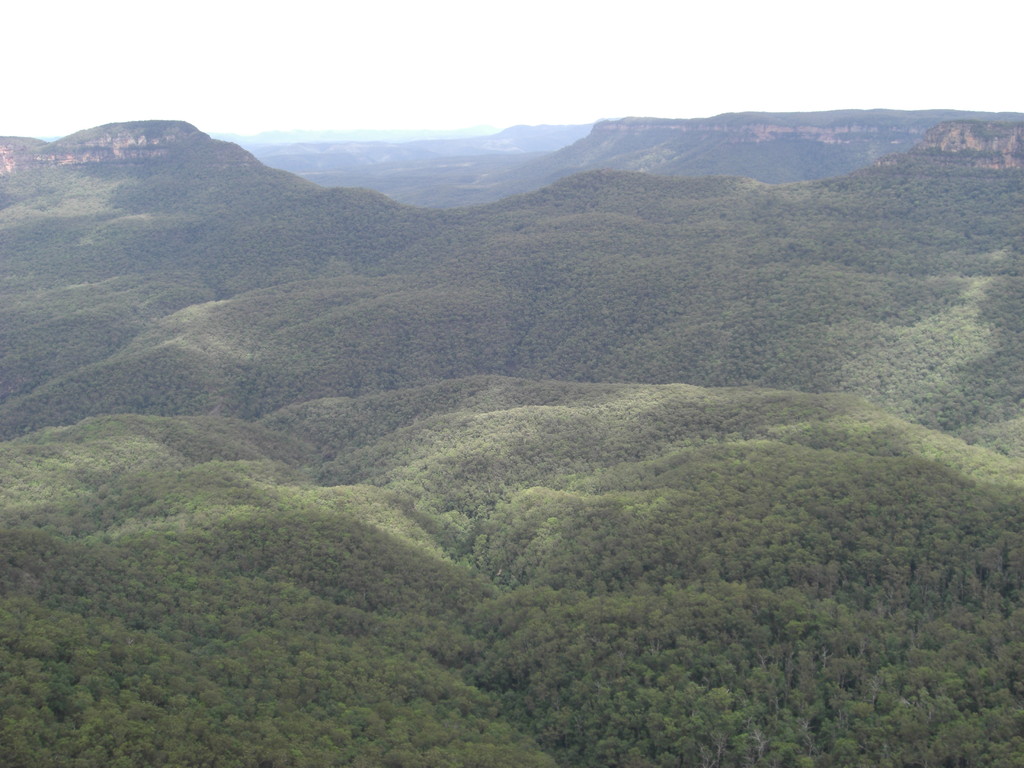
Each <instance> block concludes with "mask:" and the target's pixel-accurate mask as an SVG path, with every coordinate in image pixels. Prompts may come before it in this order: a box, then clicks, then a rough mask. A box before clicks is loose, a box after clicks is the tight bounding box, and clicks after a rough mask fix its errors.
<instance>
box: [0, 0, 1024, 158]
mask: <svg viewBox="0 0 1024 768" xmlns="http://www.w3.org/2000/svg"><path fill="white" fill-rule="evenodd" d="M1021 15H1022V11H1021V10H1020V7H1019V6H1016V7H1015V6H1009V7H1005V8H1002V9H1001V10H1000V12H999V18H998V21H996V22H995V23H993V24H990V25H988V26H987V27H986V29H985V34H984V35H978V34H965V29H964V19H963V17H962V15H961V14H952V13H949V14H947V13H922V12H921V11H920V10H919V9H916V8H914V7H912V6H907V7H903V6H900V5H899V4H891V3H885V4H883V3H882V2H881V0H868V1H867V2H865V3H861V4H858V5H857V6H856V8H852V7H850V6H841V7H836V8H833V9H830V8H826V7H823V6H821V5H820V4H815V5H811V3H809V2H806V1H805V0H786V2H783V3H776V4H771V5H766V4H756V3H753V2H746V1H744V2H741V3H739V4H730V5H729V6H719V7H716V8H711V7H690V6H686V7H683V6H680V7H679V8H677V9H672V10H668V9H666V8H665V7H664V6H663V4H656V3H654V2H652V1H651V0H640V2H637V3H633V4H631V5H630V7H629V9H628V11H622V10H615V11H612V12H608V11H600V10H598V9H596V8H595V7H594V6H593V5H591V4H584V3H582V2H579V0H571V1H570V2H563V3H558V4H551V3H543V4H542V3H541V2H539V1H538V0H524V2H520V3H517V4H515V5H514V6H498V7H495V8H493V9H490V10H481V8H480V6H479V5H473V6H470V4H469V3H468V2H465V0H441V2H438V3H432V4H421V3H412V2H408V0H398V2H394V3H389V4H386V5H379V6H370V5H369V4H354V5H353V4H346V5H344V6H337V7H330V6H323V5H321V4H319V3H312V2H309V0H298V1H297V2H293V3H290V4H288V5H287V6H281V7H273V8H271V9H270V10H255V9H253V10H248V11H246V12H241V11H240V10H239V8H238V7H236V6H233V5H232V4H209V3H204V4H202V5H200V4H199V3H198V2H196V0H184V1H183V2H181V3H178V4H175V5H174V6H173V7H172V8H168V7H165V6H152V7H146V6H138V5H137V4H134V3H133V4H129V3H128V2H126V0H114V1H113V2H112V3H110V4H108V6H105V11H104V13H102V14H98V13H95V12H93V11H92V10H90V9H89V8H87V7H82V6H76V5H72V4H70V3H66V2H64V0H58V2H56V3H53V4H50V5H49V6H48V9H47V14H46V16H45V18H41V17H40V16H39V14H38V12H37V11H36V10H34V9H32V8H30V6H27V5H24V4H22V5H17V4H16V5H14V6H12V7H11V8H8V9H6V11H5V27H6V28H7V29H10V30H19V34H16V35H9V36H7V39H6V40H5V41H4V45H3V47H2V49H0V64H2V65H3V67H4V71H6V72H8V73H17V74H14V75H11V76H10V77H8V78H7V80H6V82H5V94H4V113H3V115H2V120H0V135H19V136H36V137H41V138H49V137H58V136H63V135H66V134H68V133H71V132H73V131H76V130H79V129H81V128H82V127H83V126H90V125H100V124H105V123H110V122H118V121H130V120H141V119H154V118H161V119H162V118H169V119H179V120H186V121H188V122H191V123H192V124H194V125H196V126H198V127H199V128H200V129H201V130H203V131H207V132H211V133H234V134H240V135H251V134H255V133H260V132H263V131H270V130H292V129H297V128H303V129H310V130H323V129H353V128H416V129H419V128H443V129H451V128H461V127H466V126H472V125H492V126H494V127H495V128H496V129H500V128H504V127H507V126H510V125H515V124H532V125H536V124H562V125H568V124H577V125H578V124H586V123H592V122H595V121H597V120H599V119H602V118H615V117H625V116H630V115H637V116H657V117H670V118H687V117H708V116H711V115H716V114H720V113H724V112H736V111H773V112H779V111H816V110H825V109H849V108H859V109H871V108H879V107H887V108H894V109H937V108H953V107H955V108H958V109H967V110H986V111H1022V110H1024V103H1021V101H1020V99H1021V96H1020V94H1019V91H1017V90H1015V89H1011V88H1010V87H1009V84H1010V82H1011V81H1010V77H1011V73H1015V72H1016V71H1017V64H1018V62H1017V55H1016V52H1017V44H1016V40H1015V39H1014V36H1015V35H1016V30H1018V29H1019V28H1020V22H1021V21H1022V19H1021ZM71 75H73V77H74V82H73V83H71V82H69V76H71ZM83 84H84V85H83Z"/></svg>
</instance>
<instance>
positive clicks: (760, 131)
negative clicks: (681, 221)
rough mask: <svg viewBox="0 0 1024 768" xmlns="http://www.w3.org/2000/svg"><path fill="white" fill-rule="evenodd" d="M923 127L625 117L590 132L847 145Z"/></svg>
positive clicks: (900, 136)
mask: <svg viewBox="0 0 1024 768" xmlns="http://www.w3.org/2000/svg"><path fill="white" fill-rule="evenodd" d="M924 132H925V129H924V128H916V127H913V126H908V127H904V126H898V127H897V126H892V125H869V124H858V123H856V122H851V123H846V124H834V125H811V124H806V125H801V124H799V123H796V124H783V123H775V122H768V121H764V122H739V121H736V120H722V119H715V118H709V119H693V120H658V119H644V118H627V119H624V120H614V121H605V122H601V123H597V124H596V125H595V126H594V128H593V131H592V136H594V137H595V138H602V137H608V138H610V137H615V136H621V135H624V134H631V135H644V136H647V137H649V138H652V137H655V136H657V137H658V138H659V139H661V140H665V139H668V138H669V137H671V136H683V135H689V136H694V137H696V136H700V135H702V134H703V135H706V136H709V137H715V138H719V139H725V140H727V141H731V142H737V143H739V142H749V143H755V144H756V143H762V142H767V141H778V140H780V139H801V140H804V141H815V142H820V143H822V144H849V143H852V142H855V141H860V140H863V139H871V140H878V139H885V138H886V137H887V136H888V137H891V140H892V141H893V142H894V143H896V142H901V141H905V140H906V138H907V136H908V135H910V136H922V135H923V134H924Z"/></svg>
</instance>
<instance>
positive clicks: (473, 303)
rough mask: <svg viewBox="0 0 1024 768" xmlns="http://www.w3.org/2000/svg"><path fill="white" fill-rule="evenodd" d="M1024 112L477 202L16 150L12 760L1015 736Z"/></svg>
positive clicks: (7, 555)
mask: <svg viewBox="0 0 1024 768" xmlns="http://www.w3.org/2000/svg"><path fill="white" fill-rule="evenodd" d="M1020 132H1021V127H1020V126H1019V125H1018V124H1010V123H1007V124H1003V123H958V124H956V125H955V126H947V127H945V128H943V129H940V130H939V132H938V133H930V134H928V139H927V140H926V141H925V143H924V144H923V145H921V146H920V147H918V148H917V149H914V150H911V151H910V152H907V153H905V154H901V155H896V156H893V157H891V158H888V159H886V160H885V161H884V162H882V163H880V164H877V165H872V166H870V167H865V168H863V169H861V170H859V171H856V172H854V173H850V174H847V175H842V176H837V177H833V178H828V179H822V180H817V181H807V182H800V183H792V184H781V185H769V184H765V183H763V182H758V181H754V180H750V179H744V178H740V177H734V176H733V177H727V176H702V177H694V178H674V177H666V176H656V175H651V174H644V173H637V172H626V171H612V170H598V171H591V172H588V173H583V174H578V175H574V176H570V177H568V178H565V179H562V180H560V181H558V182H557V183H555V184H553V185H551V186H548V187H545V188H543V189H541V190H538V191H535V192H531V193H529V194H524V195H520V196H516V197H510V198H507V199H504V200H501V201H499V202H495V203H492V204H489V205H484V206H478V207H468V208H456V209H450V210H430V209H421V208H413V207H409V206H404V205H400V204H398V203H396V202H394V201H392V200H389V199H388V198H386V197H384V196H383V195H379V194H377V193H374V192H370V191H366V190H356V189H324V188H320V187H317V186H315V185H313V184H311V183H309V182H306V181H303V180H301V179H299V178H297V177H295V176H292V175H290V174H288V173H285V172H283V171H275V170H271V169H268V168H266V167H264V166H262V165H260V164H259V163H258V162H256V161H255V159H254V158H252V156H251V155H249V154H248V153H246V152H244V151H243V150H241V149H240V148H238V147H236V146H234V145H231V144H227V143H224V142H217V141H213V140H211V139H209V138H208V137H207V136H206V135H205V134H202V133H201V132H199V131H198V130H196V129H195V128H193V127H192V126H189V125H187V124H184V123H173V122H170V123H138V124H115V125H111V126H102V127H100V128H96V129H92V130H89V131H83V132H82V133H80V134H75V135H73V136H70V137H67V138H65V139H62V140H60V141H58V142H52V143H49V144H47V143H44V142H30V141H26V140H17V141H15V140H7V139H0V159H2V160H4V163H3V164H0V169H7V172H5V173H3V174H0V265H2V270H0V436H2V437H3V440H4V442H0V500H2V503H0V657H2V662H0V745H2V753H3V755H4V756H3V757H2V758H0V764H3V765H5V766H6V765H9V766H33V768H38V767H40V766H62V767H63V766H76V767H81V768H89V767H91V766H126V767H127V766H144V765H145V766H218V767H219V766H341V765H348V766H380V765H384V766H410V767H411V766H424V767H427V766H429V767H431V768H433V767H434V766H437V767H438V768H441V767H442V766H481V767H483V766H556V765H558V766H595V765H615V766H632V767H633V768H662V767H664V768H668V767H670V766H708V767H710V766H720V767H721V768H726V767H730V768H732V767H734V766H735V767H738V766H762V767H767V766H774V767H776V768H781V767H783V766H785V767H786V768H803V767H805V766H807V767H809V766H814V767H815V768H826V767H830V766H836V767H839V766H842V767H844V768H845V767H846V766H859V767H863V768H868V767H869V766H871V767H874V766H883V767H885V768H897V767H899V768H902V767H903V766H948V767H949V768H952V767H954V766H956V767H958V768H965V767H967V766H978V767H980V766H1000V767H1005V768H1010V767H1015V766H1019V765H1020V764H1022V763H1024V716H1022V714H1021V713H1022V712H1024V666H1022V665H1024V602H1022V599H1021V598H1022V592H1021V590H1022V587H1024V515H1022V511H1024V471H1022V470H1024V414H1022V412H1021V398H1022V397H1024V380H1022V379H1021V376H1022V375H1024V374H1022V371H1024V335H1022V334H1024V327H1022V326H1021V320H1020V316H1021V313H1020V311H1019V310H1020V306H1021V295H1020V294H1021V292H1022V291H1024V271H1022V266H1024V261H1022V259H1024V251H1022V247H1021V243H1022V242H1024V231H1022V229H1024V218H1022V217H1021V212H1022V202H1024V184H1022V182H1024V170H1021V166H1020V164H1017V160H1016V158H1018V157H1019V155H1020V149H1019V147H1020V146H1021V144H1020V142H1019V135H1020ZM1015 137H1016V138H1015ZM1014 142H1017V143H1014Z"/></svg>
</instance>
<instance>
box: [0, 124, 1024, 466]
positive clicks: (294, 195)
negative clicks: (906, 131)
mask: <svg viewBox="0 0 1024 768" xmlns="http://www.w3.org/2000/svg"><path fill="white" fill-rule="evenodd" d="M985 125H990V124H983V123H958V124H955V127H950V128H948V129H944V130H947V131H953V132H957V131H962V130H966V129H965V128H964V126H967V127H968V128H969V129H970V130H973V131H975V132H977V133H979V135H980V134H981V133H983V127H984V126H985ZM971 126H973V127H971ZM193 130H194V129H193ZM196 133H198V132H196ZM195 141H196V142H197V145H198V146H200V147H202V151H195V150H193V149H191V148H187V149H186V148H185V147H184V146H183V145H182V144H179V145H178V146H179V147H180V148H181V151H179V152H178V153H177V154H174V155H171V156H168V157H166V158H161V159H159V160H154V161H152V162H150V163H138V162H131V163H114V164H110V163H83V164H78V165H66V166H63V167H59V168H49V167H47V168H41V169H27V170H24V171H18V172H15V173H11V174H9V175H7V176H6V177H4V178H3V185H4V195H5V196H6V198H5V199H6V200H7V204H6V205H5V206H4V208H3V209H0V222H2V226H3V232H4V240H3V249H4V252H3V259H4V264H5V270H6V276H7V279H6V281H5V287H4V288H3V291H4V296H5V302H6V303H5V307H4V310H3V313H4V316H5V318H4V323H3V329H4V330H3V336H4V342H3V343H4V347H3V349H4V358H3V361H2V363H0V366H2V367H0V393H2V395H3V397H4V400H3V403H2V404H0V432H2V433H4V434H8V435H11V434H17V433H18V432H19V431H20V430H22V429H25V428H36V427H39V426H43V425H46V424H59V423H71V422H73V421H76V420H78V419H80V418H82V417H84V416H87V415H97V414H100V413H105V412H111V411H126V410H127V411H135V412H143V413H153V414H162V415H171V414H185V413H189V414H200V413H207V412H217V413H222V414H224V415H237V416H243V417H246V418H251V417H257V416H259V415H262V414H265V413H267V412H269V411H271V410H274V409H276V408H279V407H282V406H284V405H287V404H289V403H292V402H299V401H303V400H309V399H313V398H320V397H328V396H336V395H358V394H364V393H369V392H374V391H382V390H387V389H393V388H396V387H403V386H410V385H419V384H426V383H429V382H432V381H436V380H441V379H447V378H453V377H461V376H468V375H475V374H502V375H514V376H529V377H532V378H552V379H572V380H579V381H646V382H652V383H667V382H674V381H681V382H686V383H691V384H697V385H701V386H733V385H757V386H769V387H781V388H791V389H801V390H805V391H830V390H845V391H850V392H856V393H858V394H861V395H863V396H865V397H868V398H869V399H871V400H873V401H874V402H876V403H879V404H882V405H884V406H886V407H888V408H890V409H892V410H893V411H894V412H896V413H899V414H902V415H905V416H908V417H911V418H914V419H917V420H919V421H921V422H922V423H925V424H928V425H930V426H936V427H941V428H943V429H947V430H951V431H955V432H961V433H963V434H965V435H968V436H970V437H972V439H982V440H985V441H988V442H989V443H990V444H992V445H998V446H1000V447H1002V448H1003V449H1005V450H1011V451H1017V450H1020V446H1021V443H1020V428H1019V424H1020V422H1019V418H1020V416H1021V414H1020V411H1019V405H1018V399H1019V391H1020V387H1019V385H1020V382H1019V371H1020V370H1022V367H1021V358H1022V355H1024V346H1022V345H1021V342H1020V339H1021V333H1020V331H1021V329H1020V328H1018V325H1019V323H1018V321H1017V319H1016V318H1017V317H1018V315H1019V313H1017V312H1016V311H1015V309H1014V307H1015V306H1016V305H1017V303H1018V302H1017V294H1018V293H1019V292H1020V290H1021V255H1022V254H1021V250H1020V243H1021V242H1024V240H1022V224H1021V219H1020V216H1019V211H1020V210H1021V204H1022V193H1024V190H1022V173H1021V171H1020V170H1019V169H1017V168H1012V167H1011V168H1001V169H990V168H983V167H976V165H974V164H972V163H958V164H957V163H954V164H951V163H950V159H951V158H952V159H956V158H960V159H963V158H969V157H973V155H971V153H968V154H966V155H965V154H962V153H961V154H957V153H956V152H953V151H951V150H948V149H946V150H944V149H942V147H941V146H936V148H933V149H927V147H925V149H927V151H925V149H922V151H919V152H915V153H911V154H908V155H906V156H905V157H906V159H905V160H903V161H900V162H895V161H886V163H885V164H883V165H879V166H877V167H874V168H871V169H867V170H865V171H862V172H859V173H857V174H853V175H850V176H845V177H839V178H836V179H832V180H824V181H819V182H811V183H804V184H796V185H782V186H767V185H763V184H758V183H756V182H752V181H745V180H740V179H732V178H720V177H708V178H697V179H689V178H666V177H655V176H649V175H644V174H629V173H622V172H594V173H590V174H582V175H578V176H574V177H571V178H569V179H565V180H563V181H561V182H559V183H558V184H556V185H553V186H552V187H549V188H547V189H545V190H541V191H539V192H536V193H533V194H531V195H526V196H522V197H518V198H514V199H510V200H507V201H504V202H501V203H496V204H494V205H492V206H486V207H480V208H473V209H465V210H455V211H447V212H444V211H428V210H421V209H412V208H407V207H402V206H399V205H397V204H395V203H392V202H390V201H388V200H387V199H386V198H384V197H382V196H377V195H374V194H373V193H368V192H362V191H356V190H321V189H318V188H317V187H315V186H314V185H311V184H308V183H305V182H302V181H300V180H298V179H296V178H295V177H293V176H290V175H287V174H284V173H282V172H277V171H271V170H269V169H265V168H263V167H261V166H259V165H258V164H257V163H255V162H253V161H252V159H251V157H249V156H248V155H245V154H244V153H241V154H239V153H240V150H237V149H236V148H231V147H230V145H221V144H219V143H216V142H210V141H209V140H208V139H203V138H202V137H201V136H199V137H198V138H197V139H195ZM936 141H939V143H940V144H941V141H940V140H939V139H937V140H936ZM225 152H227V153H229V154H230V156H231V158H232V159H231V160H230V161H229V162H224V161H223V157H222V155H221V154H217V153H225ZM210 153H213V154H214V155H215V156H216V157H217V158H220V159H219V160H218V161H217V162H211V159H210V156H209V155H210Z"/></svg>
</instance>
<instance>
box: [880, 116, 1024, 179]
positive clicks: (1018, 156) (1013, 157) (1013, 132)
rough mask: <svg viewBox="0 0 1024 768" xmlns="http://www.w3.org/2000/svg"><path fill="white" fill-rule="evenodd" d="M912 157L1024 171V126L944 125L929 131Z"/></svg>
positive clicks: (999, 124) (1007, 124)
mask: <svg viewBox="0 0 1024 768" xmlns="http://www.w3.org/2000/svg"><path fill="white" fill-rule="evenodd" d="M911 154H913V155H915V156H921V155H928V156H932V157H933V158H935V159H939V160H941V161H943V162H946V163H949V164H956V165H967V166H970V167H973V168H992V169H1003V168H1024V123H1003V122H984V121H976V120H963V121H955V122H947V123H940V124H939V125H937V126H935V127H934V128H932V129H931V130H930V131H928V133H927V134H926V135H925V137H924V140H923V141H922V142H921V143H920V144H918V145H917V146H916V147H914V149H913V150H911ZM882 162H883V163H885V162H886V161H885V160H883V161H882ZM890 162H891V161H890Z"/></svg>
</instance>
